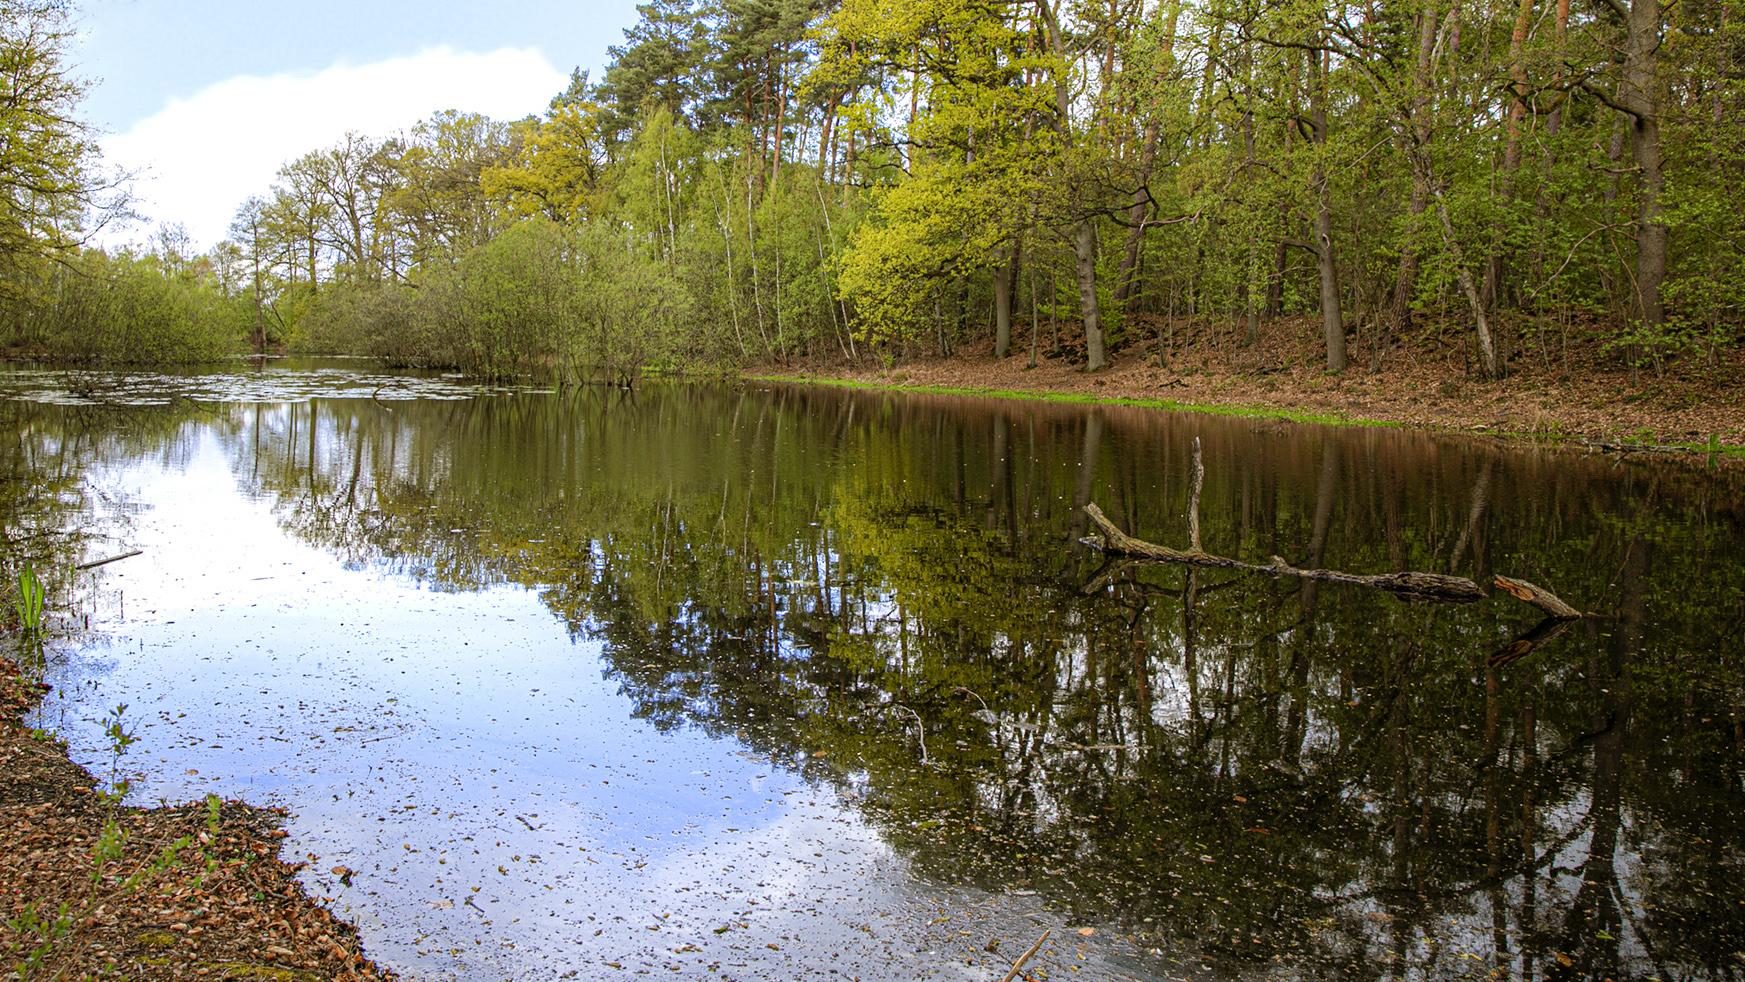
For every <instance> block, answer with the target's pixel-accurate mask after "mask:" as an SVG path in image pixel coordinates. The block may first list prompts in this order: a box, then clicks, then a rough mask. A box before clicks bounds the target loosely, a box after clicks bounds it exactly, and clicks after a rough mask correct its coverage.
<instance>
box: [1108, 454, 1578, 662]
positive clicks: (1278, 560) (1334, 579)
mask: <svg viewBox="0 0 1745 982" xmlns="http://www.w3.org/2000/svg"><path fill="white" fill-rule="evenodd" d="M1205 473H1206V471H1205V466H1204V464H1202V462H1201V458H1200V441H1199V438H1198V437H1196V438H1195V439H1194V458H1193V470H1192V479H1191V482H1190V487H1189V488H1188V538H1189V540H1190V542H1191V544H1190V546H1189V548H1188V549H1186V550H1182V549H1172V548H1170V547H1169V546H1165V545H1159V544H1157V543H1155V542H1147V541H1145V540H1144V539H1138V538H1134V537H1133V536H1131V535H1128V534H1127V533H1125V532H1123V531H1121V530H1120V529H1119V528H1117V527H1116V526H1115V523H1114V522H1111V521H1110V520H1109V517H1108V516H1107V515H1104V514H1103V510H1102V509H1101V508H1098V507H1097V506H1096V503H1095V502H1092V503H1090V504H1087V505H1085V514H1086V515H1087V516H1089V517H1090V520H1091V522H1092V523H1093V524H1094V525H1096V527H1097V529H1098V531H1099V532H1101V533H1102V534H1101V535H1093V536H1087V537H1085V539H1084V540H1083V541H1084V543H1085V544H1086V545H1088V546H1090V547H1092V548H1093V549H1096V550H1098V551H1100V552H1102V553H1104V554H1105V555H1108V556H1111V557H1121V558H1127V559H1133V560H1149V561H1153V562H1163V563H1174V564H1177V565H1182V566H1198V567H1203V568H1209V569H1238V570H1246V571H1248V572H1253V573H1266V574H1268V575H1271V576H1294V577H1297V578H1298V579H1304V580H1320V581H1323V582H1327V583H1345V584H1348V585H1351V586H1361V587H1367V588H1369V589H1372V590H1381V591H1383V592H1386V593H1391V594H1393V595H1394V596H1395V597H1398V598H1399V599H1401V600H1407V601H1429V602H1432V603H1451V604H1469V603H1476V602H1478V601H1480V600H1486V599H1489V597H1488V595H1487V594H1486V593H1485V592H1484V590H1483V588H1481V587H1480V586H1479V585H1478V584H1477V583H1475V582H1473V581H1472V580H1469V579H1467V578H1466V577H1464V576H1452V575H1449V574H1446V573H1422V572H1415V571H1408V572H1401V573H1377V574H1362V573H1346V572H1342V571H1340V570H1332V569H1297V568H1296V567H1295V566H1292V565H1291V564H1290V563H1288V562H1286V561H1285V560H1284V559H1283V558H1282V557H1279V556H1273V557H1272V559H1271V562H1269V563H1267V564H1266V565H1264V566H1261V565H1258V564H1255V563H1245V562H1243V561H1242V560H1240V559H1231V558H1229V557H1228V556H1215V555H1213V554H1211V553H1209V552H1206V551H1205V549H1204V548H1202V547H1201V545H1200V491H1201V484H1202V482H1203V480H1204V478H1205ZM1494 582H1495V583H1496V585H1497V586H1498V587H1499V588H1500V589H1502V590H1503V591H1505V592H1507V593H1508V594H1509V595H1511V596H1513V597H1515V598H1517V599H1519V600H1521V601H1522V602H1523V603H1527V604H1531V605H1532V606H1534V607H1537V608H1539V609H1540V610H1542V611H1544V612H1545V613H1546V614H1547V615H1549V616H1550V617H1552V618H1554V619H1558V620H1574V619H1575V618H1578V617H1580V616H1581V612H1580V611H1578V610H1576V609H1575V608H1574V607H1571V606H1570V605H1569V604H1566V603H1564V602H1563V601H1562V600H1561V599H1559V598H1558V596H1557V595H1556V594H1555V593H1552V592H1551V591H1550V590H1547V589H1545V588H1544V587H1541V586H1536V585H1534V584H1532V583H1528V582H1527V581H1525V580H1517V579H1513V578H1511V577H1507V576H1501V575H1499V576H1497V577H1496V579H1495V581H1494ZM1529 650H1531V649H1530V648H1529Z"/></svg>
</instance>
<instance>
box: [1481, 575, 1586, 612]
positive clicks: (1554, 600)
mask: <svg viewBox="0 0 1745 982" xmlns="http://www.w3.org/2000/svg"><path fill="white" fill-rule="evenodd" d="M1493 582H1495V583H1496V585H1497V589H1499V590H1502V591H1503V592H1505V593H1507V594H1508V595H1509V596H1511V597H1514V598H1515V599H1516V600H1519V601H1521V602H1522V603H1525V604H1532V605H1533V606H1535V607H1537V608H1539V609H1540V610H1542V611H1544V612H1545V613H1546V615H1547V616H1550V617H1555V618H1557V619H1558V620H1564V621H1573V620H1578V619H1579V618H1580V617H1581V611H1579V610H1576V609H1575V608H1574V607H1571V606H1570V605H1568V604H1566V603H1564V602H1563V600H1562V598H1560V597H1558V596H1557V594H1555V593H1552V592H1551V591H1550V590H1547V589H1545V588H1544V587H1542V586H1537V585H1535V584H1532V583H1528V582H1527V581H1526V580H1517V579H1515V578H1514V577H1510V576H1504V575H1502V574H1501V573H1498V574H1497V575H1496V577H1495V578H1494V580H1493Z"/></svg>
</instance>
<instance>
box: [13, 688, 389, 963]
mask: <svg viewBox="0 0 1745 982" xmlns="http://www.w3.org/2000/svg"><path fill="white" fill-rule="evenodd" d="M45 691H47V690H46V688H45V687H43V686H41V685H40V684H37V683H33V682H30V681H29V680H27V679H26V678H24V677H23V675H22V674H21V673H20V671H19V669H18V666H17V665H16V664H15V663H13V662H11V661H8V660H6V659H3V658H0V921H3V922H4V923H0V978H7V979H20V980H24V982H32V980H47V979H88V978H95V977H97V976H99V975H103V976H112V977H122V978H129V979H196V978H198V979H268V980H283V982H314V980H344V982H361V980H371V979H386V978H391V977H392V975H391V973H388V972H385V971H383V970H382V969H380V968H378V967H376V965H375V964H374V963H372V962H370V961H369V960H368V959H367V958H365V957H364V955H363V952H362V950H361V947H360V945H359V942H358V938H357V932H356V931H355V930H354V929H353V928H352V927H351V926H350V925H347V924H345V923H343V922H341V921H339V920H338V919H336V918H335V917H334V916H333V915H332V914H330V913H329V912H328V911H327V910H325V909H324V908H322V907H321V906H319V905H318V904H316V903H315V901H314V900H313V899H312V898H310V897H309V896H308V895H306V894H305V893H304V892H303V890H302V886H301V885H300V884H299V883H298V882H297V881H296V879H295V876H296V873H297V871H298V869H300V868H301V866H300V864H293V863H287V862H284V861H282V860H280V859H279V858H278V854H279V844H280V841H281V839H282V838H283V837H284V834H285V833H284V832H282V831H280V830H279V828H278V826H279V823H280V821H281V819H282V816H283V812H282V811H280V810H275V809H263V808H255V807H251V806H249V805H245V804H242V803H241V802H235V801H220V800H219V799H217V798H216V797H213V798H209V799H207V801H206V802H205V803H197V804H188V805H178V806H175V807H166V808H133V807H127V806H124V805H122V804H121V803H120V802H119V801H117V800H116V796H115V795H113V794H109V793H106V792H105V789H104V786H103V782H100V781H98V780H95V779H94V778H93V777H92V775H91V774H90V773H89V772H88V771H86V770H85V769H84V768H82V767H80V766H79V765H77V764H75V763H73V762H72V761H71V760H69V759H68V757H67V752H66V747H65V745H64V744H61V743H59V742H58V741H56V740H55V739H54V738H53V737H52V736H50V735H48V734H46V733H43V732H42V731H40V730H33V729H31V728H29V727H27V726H25V725H24V723H23V719H22V717H23V716H24V714H25V713H27V712H29V711H30V710H31V709H32V708H33V707H34V706H35V705H36V703H37V702H38V700H40V699H41V698H42V695H43V693H44V692H45Z"/></svg>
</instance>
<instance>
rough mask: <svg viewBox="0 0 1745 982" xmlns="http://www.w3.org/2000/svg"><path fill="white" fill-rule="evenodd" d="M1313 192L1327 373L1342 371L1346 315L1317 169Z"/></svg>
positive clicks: (1322, 120)
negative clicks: (1342, 307) (1341, 305)
mask: <svg viewBox="0 0 1745 982" xmlns="http://www.w3.org/2000/svg"><path fill="white" fill-rule="evenodd" d="M1321 57H1322V56H1321V55H1320V54H1319V53H1316V54H1314V55H1311V56H1310V59H1309V60H1310V63H1311V64H1312V65H1313V66H1314V67H1313V69H1312V70H1311V75H1312V76H1313V77H1312V79H1311V81H1310V86H1311V89H1310V94H1309V126H1310V131H1311V133H1312V134H1313V136H1314V140H1315V145H1316V147H1317V148H1319V149H1320V150H1321V151H1324V150H1325V148H1326V146H1327V93H1326V91H1325V88H1324V86H1325V84H1326V73H1325V71H1324V70H1323V69H1322V67H1321ZM1310 181H1311V182H1312V183H1313V184H1314V190H1315V269H1316V271H1317V272H1319V273H1320V278H1321V329H1322V331H1323V333H1325V335H1326V338H1327V370H1328V371H1330V372H1342V371H1344V370H1345V365H1346V358H1345V315H1344V312H1343V311H1342V310H1341V309H1340V306H1339V304H1340V299H1339V265H1338V262H1337V260H1338V257H1337V256H1336V255H1335V254H1334V252H1333V205H1332V202H1331V200H1330V198H1331V192H1330V190H1329V188H1328V186H1327V185H1328V180H1327V174H1326V172H1325V171H1324V170H1323V169H1322V168H1321V166H1320V165H1316V167H1315V170H1314V174H1313V176H1312V177H1311V178H1310Z"/></svg>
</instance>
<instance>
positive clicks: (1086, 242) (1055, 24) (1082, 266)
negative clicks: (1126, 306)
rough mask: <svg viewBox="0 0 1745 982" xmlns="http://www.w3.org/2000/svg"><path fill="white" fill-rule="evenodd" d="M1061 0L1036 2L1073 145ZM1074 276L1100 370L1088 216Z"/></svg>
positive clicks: (1094, 365) (1089, 357)
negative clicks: (1058, 5)
mask: <svg viewBox="0 0 1745 982" xmlns="http://www.w3.org/2000/svg"><path fill="white" fill-rule="evenodd" d="M1060 2H1062V0H1042V2H1040V3H1038V4H1037V5H1036V8H1037V11H1038V12H1039V13H1041V14H1042V18H1043V24H1044V27H1045V28H1046V29H1047V31H1048V45H1049V48H1050V50H1051V51H1052V53H1053V54H1054V56H1055V58H1057V59H1059V61H1060V62H1061V64H1060V65H1058V66H1056V67H1057V68H1058V69H1059V71H1057V72H1056V73H1055V77H1054V126H1055V132H1057V133H1059V134H1060V138H1061V143H1062V144H1064V145H1065V146H1068V147H1070V146H1071V145H1072V143H1073V138H1072V95H1071V93H1070V92H1069V91H1068V85H1067V83H1068V79H1067V77H1066V75H1065V74H1064V70H1065V66H1066V64H1067V63H1069V62H1070V60H1071V55H1072V53H1071V52H1069V51H1068V50H1067V48H1066V41H1065V39H1064V38H1063V37H1062V36H1061V31H1060V15H1059V11H1058V10H1057V9H1056V6H1055V5H1056V4H1059V3H1060ZM1072 253H1073V260H1074V261H1073V276H1074V278H1075V279H1077V280H1078V286H1079V309H1080V311H1081V313H1083V315H1084V321H1085V369H1086V370H1087V371H1092V372H1096V371H1101V370H1102V369H1103V368H1104V366H1105V365H1107V363H1108V362H1107V359H1106V356H1105V353H1104V351H1103V318H1102V311H1101V309H1100V307H1099V306H1098V304H1097V230H1096V227H1095V226H1094V225H1092V224H1091V219H1090V218H1089V217H1086V218H1081V219H1079V221H1078V223H1077V224H1076V225H1074V226H1073V230H1072Z"/></svg>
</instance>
